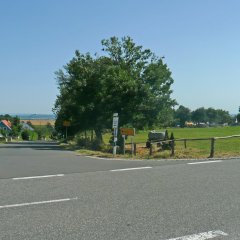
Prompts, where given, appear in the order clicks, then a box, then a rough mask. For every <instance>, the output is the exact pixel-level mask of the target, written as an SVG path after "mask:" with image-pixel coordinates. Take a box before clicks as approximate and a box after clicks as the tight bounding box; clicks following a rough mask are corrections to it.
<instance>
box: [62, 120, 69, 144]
mask: <svg viewBox="0 0 240 240" xmlns="http://www.w3.org/2000/svg"><path fill="white" fill-rule="evenodd" d="M63 126H64V127H65V128H66V133H65V139H66V141H67V130H68V127H70V126H71V122H70V121H67V120H65V121H63Z"/></svg>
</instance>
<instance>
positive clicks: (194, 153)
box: [104, 126, 240, 158]
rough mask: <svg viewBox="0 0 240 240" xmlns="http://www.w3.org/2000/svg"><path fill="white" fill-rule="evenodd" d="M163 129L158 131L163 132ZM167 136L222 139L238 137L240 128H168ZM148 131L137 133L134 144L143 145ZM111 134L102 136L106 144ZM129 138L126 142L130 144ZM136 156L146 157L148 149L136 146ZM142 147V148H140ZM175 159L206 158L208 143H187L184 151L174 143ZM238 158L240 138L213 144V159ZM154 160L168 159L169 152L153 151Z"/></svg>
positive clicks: (182, 147) (181, 143) (208, 150)
mask: <svg viewBox="0 0 240 240" xmlns="http://www.w3.org/2000/svg"><path fill="white" fill-rule="evenodd" d="M164 130H165V129H160V131H164ZM167 130H168V133H169V136H170V134H171V132H173V133H174V137H175V138H176V139H177V138H211V137H224V136H230V135H240V126H234V127H216V128H168V129H167ZM148 132H149V131H137V134H136V136H135V137H134V139H133V141H134V142H135V143H145V142H146V140H147V135H148ZM110 137H111V134H109V133H108V134H105V135H104V141H105V143H108V141H109V139H110ZM130 141H131V140H130V138H129V139H128V140H127V142H130ZM137 146H138V155H139V156H140V157H141V156H142V157H146V156H148V155H149V151H148V149H145V148H143V146H144V144H142V145H141V144H138V145H137ZM141 146H142V147H141ZM175 153H176V154H175V158H200V157H208V156H209V154H210V141H209V140H207V141H189V142H187V148H186V149H185V147H184V143H183V142H176V151H175ZM229 156H240V138H234V139H227V140H217V141H216V144H215V157H229ZM153 157H156V158H170V151H158V149H157V148H156V149H154V156H153Z"/></svg>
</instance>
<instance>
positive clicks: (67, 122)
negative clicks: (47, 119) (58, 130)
mask: <svg viewBox="0 0 240 240" xmlns="http://www.w3.org/2000/svg"><path fill="white" fill-rule="evenodd" d="M63 126H64V127H70V126H71V122H70V121H63Z"/></svg>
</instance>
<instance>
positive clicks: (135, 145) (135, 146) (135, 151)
mask: <svg viewBox="0 0 240 240" xmlns="http://www.w3.org/2000/svg"><path fill="white" fill-rule="evenodd" d="M133 147H134V150H133V152H134V156H136V155H137V144H136V143H134V145H133Z"/></svg>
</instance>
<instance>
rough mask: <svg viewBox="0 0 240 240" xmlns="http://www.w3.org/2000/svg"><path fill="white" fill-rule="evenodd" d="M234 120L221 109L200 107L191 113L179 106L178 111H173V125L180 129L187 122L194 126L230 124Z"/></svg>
mask: <svg viewBox="0 0 240 240" xmlns="http://www.w3.org/2000/svg"><path fill="white" fill-rule="evenodd" d="M235 120H236V117H233V116H231V115H230V114H229V112H228V111H225V110H222V109H214V108H204V107H201V108H198V109H196V110H194V111H191V110H190V109H189V108H187V107H184V106H182V105H180V106H179V107H178V109H176V110H175V111H174V124H175V125H180V127H184V126H185V123H186V122H189V121H192V122H194V123H196V124H200V123H209V124H224V123H228V124H232V123H234V122H235ZM239 120H240V119H239Z"/></svg>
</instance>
